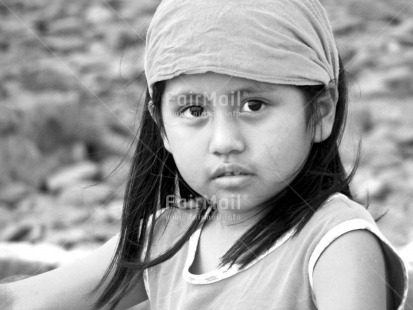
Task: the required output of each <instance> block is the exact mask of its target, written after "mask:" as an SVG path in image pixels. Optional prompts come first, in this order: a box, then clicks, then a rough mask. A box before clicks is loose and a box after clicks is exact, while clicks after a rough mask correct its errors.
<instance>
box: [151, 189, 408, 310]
mask: <svg viewBox="0 0 413 310" xmlns="http://www.w3.org/2000/svg"><path fill="white" fill-rule="evenodd" d="M208 211H210V210H208ZM195 212H196V210H182V209H178V208H173V209H163V210H159V212H158V214H157V216H158V218H157V220H156V221H155V222H156V225H155V234H154V237H155V238H154V240H153V244H152V247H151V253H150V254H151V255H150V257H151V258H154V257H156V256H158V255H160V254H162V253H164V252H165V251H166V250H168V249H169V248H170V247H171V246H172V245H173V244H174V243H175V242H176V241H177V240H178V239H179V238H180V237H181V236H182V234H183V233H184V232H185V231H186V229H187V228H188V227H189V224H190V223H191V222H192V221H193V220H194V216H195V215H196V213H195ZM161 213H162V214H161ZM207 214H208V212H207ZM207 214H206V215H205V217H206V216H207ZM205 217H204V219H203V222H201V225H200V227H199V228H198V229H197V230H196V231H195V233H194V234H193V235H192V236H191V238H190V240H189V241H188V242H187V243H185V245H184V246H183V247H182V248H181V249H180V250H179V251H178V252H177V253H176V254H175V255H174V256H173V257H172V258H170V259H169V260H167V261H165V262H163V263H161V264H159V265H157V266H154V267H151V268H148V269H146V270H145V272H144V282H145V288H146V291H147V294H148V297H149V301H150V305H151V310H169V309H170V310H194V309H196V310H207V309H218V310H219V309H239V310H244V309H245V310H247V309H255V310H260V309H273V310H294V309H297V310H298V309H299V310H307V309H308V310H313V309H314V310H315V309H317V300H316V298H315V295H314V292H313V278H312V277H313V271H314V267H315V264H316V262H317V260H318V259H319V257H320V256H321V255H322V253H323V251H324V250H325V249H326V248H327V247H328V246H329V245H330V244H331V243H332V242H334V240H336V239H337V238H338V237H339V236H341V235H343V234H345V233H347V232H350V231H353V230H360V229H361V230H366V231H369V232H371V233H372V234H374V235H375V236H376V237H377V239H378V240H379V241H380V244H381V248H382V250H383V254H384V256H385V261H386V267H387V272H388V277H389V285H390V286H391V288H392V289H391V291H392V292H393V302H394V307H393V308H392V309H395V310H396V309H397V310H402V309H403V308H404V304H405V301H406V297H407V290H408V279H407V272H406V270H407V268H406V265H405V263H404V262H403V260H402V259H401V258H400V256H399V254H398V253H397V251H396V250H395V249H394V248H393V247H392V246H391V245H390V243H389V241H387V239H386V238H385V237H384V236H383V235H382V234H381V232H380V231H379V229H378V227H377V225H376V224H375V222H374V219H373V218H372V216H371V215H370V213H369V212H368V211H367V210H366V209H365V208H364V207H363V206H361V205H359V204H358V203H356V202H354V201H352V200H350V199H348V198H347V197H346V196H344V195H342V194H335V195H333V196H332V197H330V199H328V200H327V201H326V202H325V203H324V204H323V206H322V207H320V209H319V210H317V211H316V212H315V214H314V215H313V217H312V218H311V219H310V221H309V222H308V223H307V224H306V225H305V226H304V228H303V230H302V231H301V232H300V233H299V234H298V235H297V236H296V237H295V238H291V237H292V235H293V232H294V228H293V229H291V230H290V231H289V232H287V233H286V234H285V235H284V236H283V237H282V238H280V239H279V240H278V241H277V242H276V243H275V244H274V245H273V246H272V247H271V248H270V249H269V250H268V251H266V252H265V253H263V254H261V255H260V256H259V257H257V258H256V259H255V260H254V261H252V262H251V263H250V264H248V265H247V266H246V267H244V268H243V269H240V268H239V266H237V265H233V267H232V268H228V267H224V268H219V269H216V270H213V271H211V272H208V273H205V274H199V275H195V274H191V273H190V271H189V269H190V267H191V265H192V263H193V260H194V257H195V253H196V250H197V245H198V241H199V237H200V234H201V230H202V226H203V223H205ZM168 220H170V221H169V224H168V225H166V224H167V223H168Z"/></svg>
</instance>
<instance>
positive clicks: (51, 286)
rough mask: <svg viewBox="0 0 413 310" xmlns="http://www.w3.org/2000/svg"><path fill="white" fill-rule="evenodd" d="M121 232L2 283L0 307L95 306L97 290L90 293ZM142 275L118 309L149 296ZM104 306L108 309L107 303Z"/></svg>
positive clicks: (19, 309)
mask: <svg viewBox="0 0 413 310" xmlns="http://www.w3.org/2000/svg"><path fill="white" fill-rule="evenodd" d="M117 241H118V236H115V237H113V238H112V239H111V240H109V241H108V242H107V243H105V244H104V245H103V246H102V247H100V248H99V249H97V250H95V251H93V252H92V253H91V254H89V255H87V256H86V257H84V258H81V259H79V260H77V261H75V262H73V263H70V264H67V265H63V266H62V267H60V268H58V269H55V270H52V271H49V272H46V273H44V274H40V275H38V276H35V277H31V278H27V279H25V280H21V281H17V282H12V283H8V284H0V309H10V310H32V309H33V310H37V309H39V310H40V309H41V310H48V309H53V310H65V309H68V310H69V309H71V310H75V309H79V310H86V309H92V305H93V303H94V302H95V301H96V299H97V297H98V295H99V293H98V294H95V295H93V296H92V298H89V297H88V293H89V292H90V291H91V290H92V289H94V288H95V286H96V285H97V283H98V282H99V280H100V279H101V278H102V276H103V275H104V273H105V271H106V268H107V267H108V266H109V263H110V260H111V258H112V257H113V254H114V253H115V249H116V245H117ZM147 298H148V297H147V295H146V291H145V287H144V284H143V278H142V277H141V278H140V280H139V281H138V283H136V286H135V288H134V289H133V290H132V293H131V294H129V295H128V296H126V297H125V298H124V299H123V300H122V301H121V303H120V304H119V305H118V307H117V308H116V309H119V310H120V309H128V308H129V307H131V306H133V305H136V304H138V303H140V302H142V301H145V300H146V299H147ZM103 309H109V307H105V308H103Z"/></svg>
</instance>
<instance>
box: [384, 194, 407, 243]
mask: <svg viewBox="0 0 413 310" xmlns="http://www.w3.org/2000/svg"><path fill="white" fill-rule="evenodd" d="M382 210H383V211H384V210H388V212H387V213H386V215H385V216H383V217H382V218H381V219H380V221H378V222H377V225H378V226H379V228H380V230H381V232H382V233H383V235H384V236H386V238H387V239H388V240H389V241H390V242H391V244H393V245H394V246H395V247H397V248H401V247H403V246H405V245H406V244H407V243H408V242H409V239H408V237H409V228H408V227H407V218H406V216H405V214H404V212H403V211H401V210H399V209H397V206H394V205H393V204H391V203H389V202H386V204H385V206H384V208H382Z"/></svg>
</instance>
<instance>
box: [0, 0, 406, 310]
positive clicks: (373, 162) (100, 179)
mask: <svg viewBox="0 0 413 310" xmlns="http://www.w3.org/2000/svg"><path fill="white" fill-rule="evenodd" d="M322 2H323V4H324V5H325V7H326V9H327V11H328V14H329V16H330V19H331V22H332V26H333V30H334V32H335V35H336V39H337V42H338V45H339V49H340V52H341V56H342V58H343V60H344V63H345V66H346V69H347V71H348V76H349V82H350V86H351V89H350V107H349V110H350V117H349V120H348V130H347V132H346V133H345V136H344V139H343V146H342V153H343V157H344V159H345V162H346V165H347V166H348V167H349V169H350V168H351V166H352V164H353V163H354V160H355V157H356V152H357V145H358V143H359V142H360V141H361V143H362V144H361V146H362V152H361V156H362V157H361V161H360V165H359V170H358V174H357V175H356V177H355V179H354V182H353V184H352V187H353V191H354V194H355V195H356V199H357V200H358V201H360V202H362V203H366V202H367V201H370V207H369V210H370V212H371V213H372V215H373V216H374V217H378V216H380V215H382V214H384V213H386V215H385V216H384V217H383V218H382V219H381V220H380V221H379V222H378V225H379V227H380V228H381V229H382V231H383V233H384V235H385V236H386V237H387V238H388V239H389V240H390V241H391V242H392V244H393V245H394V246H395V247H396V248H397V249H398V250H399V251H400V253H401V254H402V255H403V257H404V258H405V259H406V260H407V261H409V262H410V263H413V243H412V240H413V102H412V100H413V2H412V1H411V0H374V1H373V0H358V1H356V0H346V1H339V0H323V1H322ZM158 3H159V1H158V0H134V1H132V0H101V1H98V0H71V1H63V0H0V68H1V70H0V279H1V278H4V277H6V276H10V275H14V274H16V273H25V274H34V273H38V272H41V271H45V270H49V269H52V268H54V267H55V266H57V265H59V264H61V263H63V262H64V261H66V260H70V259H73V258H75V257H78V256H80V255H83V254H84V253H87V252H88V251H90V250H91V249H94V248H96V247H97V246H99V245H100V244H102V243H103V242H104V241H106V240H107V239H108V238H110V237H111V236H113V235H114V234H115V233H116V232H117V231H118V229H119V219H120V213H121V207H122V198H123V192H124V188H125V183H126V180H127V177H128V169H129V165H130V158H131V155H132V154H131V151H130V148H131V147H132V149H133V145H132V139H133V136H134V134H135V132H136V130H137V128H138V126H139V113H140V112H139V111H140V104H142V102H143V98H144V95H145V88H144V86H145V78H144V74H143V57H142V56H143V50H144V38H145V33H146V30H147V27H148V24H149V22H150V19H151V16H152V14H153V13H154V11H155V9H156V7H157V5H158ZM409 305H410V306H409ZM409 305H408V306H407V307H406V309H413V299H410V300H409Z"/></svg>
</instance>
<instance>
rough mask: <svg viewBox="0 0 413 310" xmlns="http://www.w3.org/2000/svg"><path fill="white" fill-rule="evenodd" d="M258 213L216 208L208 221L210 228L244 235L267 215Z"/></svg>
mask: <svg viewBox="0 0 413 310" xmlns="http://www.w3.org/2000/svg"><path fill="white" fill-rule="evenodd" d="M257 213H258V212H257V211H256V210H250V211H244V210H233V209H220V208H219V207H216V206H214V209H213V212H211V213H210V215H209V217H208V220H207V221H208V226H210V227H214V228H215V229H218V230H220V231H222V232H231V233H244V232H245V231H247V230H248V229H249V228H251V227H252V226H253V225H255V224H256V223H257V222H258V221H259V220H260V219H261V218H262V217H263V216H264V215H265V214H264V212H261V213H259V214H257Z"/></svg>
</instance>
